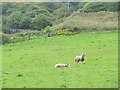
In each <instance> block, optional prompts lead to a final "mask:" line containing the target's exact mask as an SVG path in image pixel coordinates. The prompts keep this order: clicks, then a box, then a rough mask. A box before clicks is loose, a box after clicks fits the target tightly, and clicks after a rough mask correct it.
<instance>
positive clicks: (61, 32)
mask: <svg viewBox="0 0 120 90" xmlns="http://www.w3.org/2000/svg"><path fill="white" fill-rule="evenodd" d="M77 33H78V32H72V31H71V30H67V29H63V30H60V31H57V32H56V33H55V34H56V35H73V34H77Z"/></svg>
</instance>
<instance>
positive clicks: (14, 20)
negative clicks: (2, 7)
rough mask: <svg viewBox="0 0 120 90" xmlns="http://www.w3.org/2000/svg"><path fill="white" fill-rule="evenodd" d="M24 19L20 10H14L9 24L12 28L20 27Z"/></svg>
mask: <svg viewBox="0 0 120 90" xmlns="http://www.w3.org/2000/svg"><path fill="white" fill-rule="evenodd" d="M21 19H22V14H21V13H20V12H18V11H16V12H13V13H12V14H11V15H10V16H9V19H8V24H9V26H10V27H11V28H13V29H19V27H20V22H21Z"/></svg>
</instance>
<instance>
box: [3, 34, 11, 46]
mask: <svg viewBox="0 0 120 90" xmlns="http://www.w3.org/2000/svg"><path fill="white" fill-rule="evenodd" d="M10 38H11V36H10V35H9V34H2V44H6V43H10V42H12V40H11V39H10Z"/></svg>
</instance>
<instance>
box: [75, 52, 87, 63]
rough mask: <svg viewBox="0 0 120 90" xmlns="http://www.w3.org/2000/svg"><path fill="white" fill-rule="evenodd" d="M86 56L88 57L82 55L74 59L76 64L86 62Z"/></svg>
mask: <svg viewBox="0 0 120 90" xmlns="http://www.w3.org/2000/svg"><path fill="white" fill-rule="evenodd" d="M85 55H86V53H82V55H80V56H76V57H75V59H74V60H75V62H79V61H81V62H83V61H84V60H85Z"/></svg>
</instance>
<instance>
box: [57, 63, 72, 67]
mask: <svg viewBox="0 0 120 90" xmlns="http://www.w3.org/2000/svg"><path fill="white" fill-rule="evenodd" d="M59 67H70V64H61V63H59V64H55V68H59Z"/></svg>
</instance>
